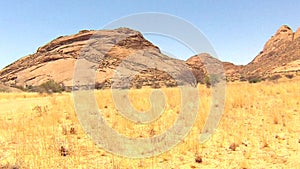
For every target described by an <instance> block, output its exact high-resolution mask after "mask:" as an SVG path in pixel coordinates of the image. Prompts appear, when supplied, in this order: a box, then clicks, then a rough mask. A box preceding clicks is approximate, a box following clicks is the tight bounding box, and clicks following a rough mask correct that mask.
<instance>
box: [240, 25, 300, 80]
mask: <svg viewBox="0 0 300 169" xmlns="http://www.w3.org/2000/svg"><path fill="white" fill-rule="evenodd" d="M299 35H300V28H299V29H298V30H297V31H296V32H295V33H294V32H293V31H292V29H291V28H290V27H288V26H286V25H284V26H281V27H280V28H279V29H278V31H277V32H276V33H275V35H274V36H272V37H271V39H270V40H268V41H267V43H266V44H265V46H264V48H263V51H261V52H260V53H259V54H258V55H257V56H256V57H255V59H254V60H253V61H251V62H250V63H249V64H247V65H246V66H245V67H244V68H243V70H242V71H241V73H242V74H243V76H262V77H266V76H270V75H272V74H276V73H286V72H295V71H299V70H300V64H299V61H300V38H299Z"/></svg>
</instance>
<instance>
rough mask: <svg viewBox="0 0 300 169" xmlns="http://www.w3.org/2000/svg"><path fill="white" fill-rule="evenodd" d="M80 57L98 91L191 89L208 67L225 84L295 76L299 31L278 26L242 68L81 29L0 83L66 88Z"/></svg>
mask: <svg viewBox="0 0 300 169" xmlns="http://www.w3.org/2000/svg"><path fill="white" fill-rule="evenodd" d="M80 59H84V60H85V61H86V62H87V64H86V65H87V66H88V67H87V69H89V70H91V71H94V72H95V75H94V76H95V79H92V80H95V83H92V84H95V87H96V88H98V89H102V88H110V87H111V86H112V84H114V85H116V86H117V87H121V88H123V87H130V88H131V87H133V88H140V87H142V86H150V87H154V88H158V87H163V86H166V87H172V86H176V85H182V84H186V83H188V84H189V85H195V84H196V83H197V82H198V83H205V77H207V72H208V70H207V69H208V68H209V69H211V70H210V72H216V73H218V72H219V73H220V72H222V71H224V72H225V75H226V78H227V80H229V81H236V80H241V79H242V78H243V79H249V78H250V77H253V76H255V77H259V78H266V77H270V76H272V75H274V74H290V73H296V72H299V70H300V28H299V29H298V30H297V31H296V32H293V31H292V30H291V28H289V27H288V26H286V25H284V26H282V27H280V28H279V30H278V31H277V32H276V34H275V35H274V36H272V37H271V39H270V40H268V41H267V43H266V44H265V46H264V48H263V50H262V51H261V52H260V53H259V54H258V55H257V56H256V57H255V59H254V60H253V61H251V62H250V63H249V64H247V65H245V66H242V65H241V66H238V65H234V64H233V63H229V62H221V61H219V60H217V59H215V58H214V57H212V56H210V55H209V54H205V53H203V54H199V55H195V56H192V57H191V58H189V59H188V60H186V61H182V60H178V59H173V58H170V57H168V56H166V55H164V54H162V53H161V52H160V49H159V48H158V47H157V46H155V45H153V44H152V43H151V42H149V41H148V40H146V39H145V38H144V37H143V35H142V34H141V33H140V32H138V31H134V30H131V29H128V28H119V29H115V30H100V31H96V30H82V31H80V32H78V33H77V34H74V35H70V36H61V37H58V38H56V39H54V40H52V41H51V42H49V43H47V44H45V45H44V46H42V47H40V48H38V49H37V51H36V53H34V54H31V55H28V56H25V57H23V58H21V59H19V60H17V61H16V62H14V63H12V64H10V65H8V66H6V67H5V68H4V69H2V70H1V71H0V83H2V84H5V85H6V86H13V87H24V88H27V87H32V86H39V85H41V84H43V83H45V82H47V81H49V80H54V81H55V82H56V83H58V84H60V85H61V86H62V87H65V88H68V89H70V88H72V87H73V75H74V69H75V67H76V64H77V65H78V60H80ZM208 65H210V66H208ZM220 65H222V66H223V68H220ZM221 69H222V70H221ZM189 70H190V71H189ZM120 72H121V73H120ZM190 72H192V74H191V73H190ZM116 74H117V75H118V77H116ZM192 75H194V76H192ZM87 77H88V78H89V79H86V80H91V78H90V77H89V75H87ZM116 79H117V80H116ZM118 79H119V80H118ZM120 79H121V80H120ZM81 80H82V81H83V82H84V81H85V79H81ZM125 82H127V83H125ZM124 85H125V86H124Z"/></svg>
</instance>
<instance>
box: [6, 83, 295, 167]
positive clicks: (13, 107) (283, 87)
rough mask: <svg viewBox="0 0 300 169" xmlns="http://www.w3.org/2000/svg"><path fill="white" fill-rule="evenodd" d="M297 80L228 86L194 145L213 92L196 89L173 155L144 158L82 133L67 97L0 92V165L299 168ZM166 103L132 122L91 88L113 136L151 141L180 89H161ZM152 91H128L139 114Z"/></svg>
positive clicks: (176, 105)
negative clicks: (153, 116)
mask: <svg viewBox="0 0 300 169" xmlns="http://www.w3.org/2000/svg"><path fill="white" fill-rule="evenodd" d="M299 84H300V79H299V78H298V77H295V78H294V79H280V80H278V81H272V82H271V81H264V82H260V83H255V84H249V83H247V82H232V83H227V85H226V99H225V101H226V102H225V108H224V112H223V115H222V118H221V121H220V123H219V126H218V128H217V129H216V130H215V132H214V134H213V135H212V137H211V138H210V139H209V140H208V141H206V142H205V143H203V144H200V143H199V137H200V134H201V130H202V128H203V126H204V124H205V120H206V118H207V115H208V112H209V110H210V106H211V99H212V98H211V90H210V89H209V88H207V87H206V86H204V85H198V91H199V96H200V103H199V112H198V116H197V119H196V122H195V124H194V126H193V128H192V130H191V132H190V133H189V134H188V135H187V137H186V138H185V139H184V140H183V141H182V142H181V143H179V144H178V145H176V146H175V147H173V148H172V149H171V150H170V151H167V152H165V153H163V154H160V155H158V156H155V157H151V158H145V159H130V158H126V157H121V156H116V155H113V154H111V153H108V152H106V151H105V150H104V149H101V148H99V147H98V146H97V145H96V144H95V143H94V142H93V140H92V139H91V138H90V137H89V136H88V135H86V134H85V132H84V130H83V128H82V127H81V125H80V123H79V121H78V119H77V116H76V112H75V109H74V103H73V97H72V93H55V94H39V93H0V168H3V169H5V168H15V169H17V168H34V169H35V168H53V169H56V168H63V169H64V168H65V169H66V168H112V169H119V168H128V169H134V168H164V169H168V168H174V169H176V168H243V169H246V168H297V167H298V168H299V166H300V158H299V157H300V85H299ZM161 90H162V91H163V93H164V94H165V97H166V101H167V105H166V108H165V111H164V113H163V114H162V115H161V117H160V118H159V119H158V120H155V121H153V122H151V123H149V124H135V123H133V122H131V121H129V120H128V119H125V118H124V117H123V116H122V115H120V114H119V112H118V111H117V109H116V108H115V105H114V102H113V98H112V94H111V90H97V91H95V98H96V100H97V103H98V107H99V110H100V113H101V115H102V117H103V118H104V119H105V121H106V122H107V123H108V124H109V125H110V126H111V127H112V128H113V129H115V130H116V131H118V132H119V133H122V134H124V135H125V136H128V137H132V138H148V137H153V136H155V135H158V134H160V133H162V132H164V131H165V130H167V129H168V128H170V127H171V126H172V125H173V124H174V122H175V120H176V118H177V116H178V113H179V111H180V106H181V99H180V97H181V94H180V89H179V88H163V89H161ZM151 91H152V89H150V88H143V89H133V90H130V92H129V98H130V100H131V102H132V105H133V106H134V107H135V108H136V109H137V110H139V111H146V110H148V109H149V108H150V102H149V95H150V93H151Z"/></svg>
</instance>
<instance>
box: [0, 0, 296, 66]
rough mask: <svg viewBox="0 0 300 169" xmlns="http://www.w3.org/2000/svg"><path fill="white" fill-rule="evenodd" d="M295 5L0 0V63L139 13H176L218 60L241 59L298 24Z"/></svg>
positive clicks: (176, 51) (212, 0)
mask: <svg viewBox="0 0 300 169" xmlns="http://www.w3.org/2000/svg"><path fill="white" fill-rule="evenodd" d="M299 8H300V1H299V0H290V1H282V0H280V1H279V0H272V1H260V0H249V1H246V0H243V1H239V0H236V1H226V0H224V1H218V0H193V1H192V0H189V1H187V0H182V1H178V0H161V1H159V0H152V1H146V0H127V1H125V0H98V1H92V0H86V1H75V0H74V1H67V0H66V1H60V0H59V1H58V0H51V1H40V0H35V1H34V0H32V1H22V0H19V1H16V0H11V1H0V28H1V29H0V37H1V40H0V68H2V67H4V66H6V65H8V64H9V63H11V62H13V61H15V60H17V59H19V58H20V57H22V56H25V55H27V54H31V53H34V52H35V51H36V49H37V48H38V47H39V46H42V45H44V44H45V43H47V42H49V41H50V40H52V39H54V38H56V37H58V36H61V35H69V34H74V33H77V32H78V31H79V30H82V29H102V28H103V26H104V25H106V24H107V23H109V22H111V21H113V20H116V19H118V18H120V17H123V16H127V15H130V14H134V13H141V12H163V13H169V14H172V15H175V16H179V17H181V18H183V19H185V20H187V21H188V22H190V23H192V24H194V25H195V26H196V27H197V28H199V29H200V30H201V31H202V32H203V34H205V36H206V37H207V38H208V39H209V41H210V42H211V43H212V45H213V46H214V48H215V50H216V52H217V54H218V57H219V58H220V59H221V60H224V61H231V62H234V63H236V64H246V63H248V62H250V61H251V60H252V59H253V58H254V57H255V56H256V55H257V54H258V53H259V52H260V51H261V50H262V48H263V45H264V43H265V42H266V41H267V40H268V39H269V38H270V37H271V36H272V35H273V34H274V33H275V32H276V30H277V29H278V28H279V27H280V26H281V25H283V24H287V25H289V26H290V27H291V28H292V29H293V30H294V31H295V30H296V29H297V28H298V27H299V26H300V22H299V21H300V15H299ZM147 37H148V36H147ZM149 38H150V41H152V42H154V43H155V44H156V45H158V46H161V47H162V50H164V51H166V52H169V53H172V54H173V55H176V56H177V57H180V58H182V59H186V58H188V57H190V56H189V55H190V53H189V52H185V50H184V49H182V48H180V47H175V46H172V45H166V44H168V43H169V42H168V41H169V40H165V39H163V38H162V39H159V38H158V37H149ZM164 42H166V43H164Z"/></svg>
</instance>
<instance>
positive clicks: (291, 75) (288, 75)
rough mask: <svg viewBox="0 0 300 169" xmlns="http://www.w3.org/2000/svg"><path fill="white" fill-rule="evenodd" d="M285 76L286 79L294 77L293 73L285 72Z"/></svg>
mask: <svg viewBox="0 0 300 169" xmlns="http://www.w3.org/2000/svg"><path fill="white" fill-rule="evenodd" d="M285 77H286V78H288V79H292V78H293V77H294V75H293V74H287V75H285Z"/></svg>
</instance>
